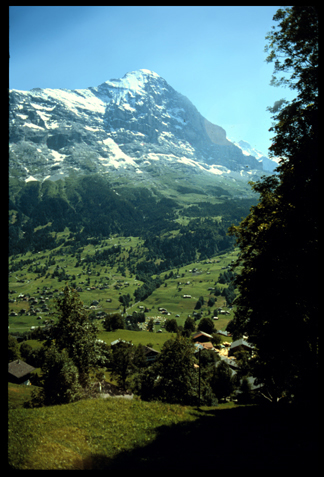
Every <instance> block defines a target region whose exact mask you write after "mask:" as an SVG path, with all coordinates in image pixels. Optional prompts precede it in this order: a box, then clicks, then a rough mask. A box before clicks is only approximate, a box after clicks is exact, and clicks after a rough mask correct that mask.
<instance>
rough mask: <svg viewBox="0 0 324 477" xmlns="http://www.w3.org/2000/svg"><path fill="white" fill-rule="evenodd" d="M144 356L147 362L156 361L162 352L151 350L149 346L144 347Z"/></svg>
mask: <svg viewBox="0 0 324 477" xmlns="http://www.w3.org/2000/svg"><path fill="white" fill-rule="evenodd" d="M144 354H145V358H146V361H155V360H156V358H157V357H158V355H159V354H160V352H159V351H156V350H155V349H153V348H150V347H149V346H144Z"/></svg>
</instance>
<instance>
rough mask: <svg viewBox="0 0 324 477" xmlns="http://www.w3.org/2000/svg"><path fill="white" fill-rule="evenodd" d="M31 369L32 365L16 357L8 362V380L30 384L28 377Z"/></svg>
mask: <svg viewBox="0 0 324 477" xmlns="http://www.w3.org/2000/svg"><path fill="white" fill-rule="evenodd" d="M33 371H35V368H33V366H30V365H29V364H27V363H25V362H24V361H22V360H21V359H16V360H15V361H11V363H9V364H8V381H9V382H10V383H14V384H30V381H29V378H30V375H31V373H32V372H33Z"/></svg>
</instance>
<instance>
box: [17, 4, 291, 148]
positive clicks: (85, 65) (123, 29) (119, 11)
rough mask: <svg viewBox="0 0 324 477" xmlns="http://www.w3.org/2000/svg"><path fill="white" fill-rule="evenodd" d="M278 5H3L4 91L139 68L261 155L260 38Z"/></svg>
mask: <svg viewBox="0 0 324 477" xmlns="http://www.w3.org/2000/svg"><path fill="white" fill-rule="evenodd" d="M278 8H279V7H276V6H256V7H254V6H242V7H237V6H228V7H225V6H224V7H220V6H212V7H206V6H204V7H198V6H193V7H189V6H188V7H187V6H180V7H172V6H170V7H167V6H161V7H154V6H152V7H145V6H144V7H139V6H134V7H130V6H124V7H123V6H119V7H109V6H105V7H99V6H96V7H90V6H85V7H82V6H80V7H79V6H76V7H73V6H66V7H64V6H63V7H54V6H49V7H46V6H44V7H34V6H27V7H22V6H20V7H18V6H16V7H10V8H9V52H10V59H9V87H10V89H18V90H24V91H27V90H30V89H32V88H35V87H40V88H66V89H77V88H87V87H89V86H98V85H99V84H101V83H103V82H104V81H107V80H110V79H112V78H120V77H122V76H124V75H125V74H126V73H127V72H129V71H134V70H137V69H140V68H146V69H149V70H152V71H155V72H156V73H158V74H159V75H160V76H162V77H163V78H164V79H165V80H166V81H167V82H168V83H169V84H170V86H172V87H173V88H174V89H175V90H177V91H179V92H180V93H182V94H183V95H185V96H187V97H188V98H189V99H190V101H191V102H192V103H193V104H194V105H195V106H196V108H197V109H198V111H199V112H200V113H201V114H202V115H203V116H204V117H205V118H206V119H208V120H209V121H211V122H212V123H214V124H217V125H219V126H221V127H223V128H224V129H225V130H226V132H227V136H228V137H229V138H230V139H231V140H237V141H239V140H245V141H247V142H249V143H250V144H251V146H252V147H256V148H257V149H259V150H261V151H262V152H263V153H265V154H267V152H268V151H267V150H268V147H269V146H270V145H271V136H272V133H270V132H269V131H268V129H269V128H270V127H271V114H270V113H269V112H268V111H267V110H266V108H267V107H268V106H272V105H273V104H274V102H275V101H276V100H278V99H281V98H286V99H292V98H293V93H292V92H291V91H290V90H289V89H283V88H275V87H273V86H270V84H269V83H270V80H271V76H272V73H273V65H272V64H267V63H266V62H265V58H266V53H265V52H264V46H265V44H266V40H265V36H266V34H267V33H268V32H269V31H270V30H271V27H272V26H273V25H275V24H276V22H274V21H273V20H272V18H273V15H274V14H275V13H276V11H277V10H278Z"/></svg>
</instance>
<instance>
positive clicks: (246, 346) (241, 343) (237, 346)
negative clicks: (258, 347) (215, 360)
mask: <svg viewBox="0 0 324 477" xmlns="http://www.w3.org/2000/svg"><path fill="white" fill-rule="evenodd" d="M252 349H253V345H251V344H250V343H248V342H247V341H245V340H244V339H243V338H240V339H239V340H236V341H233V343H232V344H231V347H230V349H229V350H228V355H229V356H230V355H231V354H233V353H235V352H236V351H240V350H244V351H250V352H252Z"/></svg>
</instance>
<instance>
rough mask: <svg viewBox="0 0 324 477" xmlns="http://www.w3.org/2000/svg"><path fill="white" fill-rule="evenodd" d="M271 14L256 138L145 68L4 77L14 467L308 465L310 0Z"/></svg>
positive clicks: (314, 29) (312, 171) (313, 257)
mask: <svg viewBox="0 0 324 477" xmlns="http://www.w3.org/2000/svg"><path fill="white" fill-rule="evenodd" d="M75 8H79V7H75ZM183 8H187V7H183ZM232 8H235V7H232ZM273 23H274V25H273V26H272V29H271V31H270V32H268V33H267V32H266V31H265V32H264V37H265V53H266V55H267V57H266V62H267V63H269V64H272V65H273V77H272V82H271V84H272V85H273V86H274V87H276V88H278V100H277V101H276V102H275V104H274V105H273V106H270V105H269V107H268V111H269V114H270V115H271V117H272V120H273V122H272V127H271V129H270V131H271V132H272V134H273V138H272V145H271V147H270V149H269V154H268V155H264V154H263V153H260V151H258V150H256V149H255V148H253V147H252V146H251V145H250V144H248V143H247V142H246V141H242V140H241V141H238V142H236V141H231V140H229V138H228V137H227V134H226V131H225V129H224V128H223V127H221V126H219V125H216V124H213V123H211V122H210V121H209V120H208V119H206V118H205V117H203V115H202V114H200V113H199V111H198V110H197V108H196V107H195V106H194V105H193V104H192V102H191V101H190V100H189V99H188V98H187V97H186V96H184V95H182V94H181V93H180V92H178V91H176V90H175V89H174V88H173V87H172V86H171V85H169V84H168V82H167V81H166V80H165V79H164V78H162V77H161V76H160V75H159V74H157V73H156V72H154V71H151V70H148V69H138V70H134V71H130V72H128V73H126V74H125V75H124V76H123V77H122V78H117V79H110V80H108V81H106V82H104V83H102V84H100V85H99V86H93V87H89V88H86V89H75V90H68V89H61V88H57V89H52V88H38V87H35V88H33V89H31V90H30V91H21V90H15V89H12V90H9V101H8V103H9V169H8V173H9V174H8V176H9V180H8V181H9V241H8V251H9V258H8V273H9V279H8V289H9V292H8V467H9V469H10V470H14V469H19V470H22V469H25V470H27V469H28V470H31V469H39V470H52V469H62V470H63V469H64V470H65V469H67V470H70V469H71V470H72V469H73V470H90V469H101V470H108V469H115V470H117V469H118V470H133V469H134V470H135V469H139V470H142V469H145V470H167V469H170V470H171V469H175V470H201V469H203V470H216V469H223V470H225V469H226V470H229V469H237V470H238V469H244V470H250V469H253V470H257V469H258V470H262V469H263V470H272V469H276V470H292V469H296V470H297V469H304V470H306V469H308V470H309V469H312V470H313V469H317V468H318V461H317V458H318V455H317V452H318V372H319V367H318V357H319V332H318V283H317V273H316V271H317V270H316V268H317V266H318V265H317V264H318V263H319V257H318V215H319V214H318V212H319V211H318V204H319V200H318V175H319V171H318V120H319V99H318V68H319V59H318V49H319V21H318V10H317V8H315V7H312V6H293V7H282V8H279V9H278V10H277V12H276V13H275V15H274V17H273ZM283 88H288V89H289V90H291V91H292V92H294V94H295V96H294V99H292V100H287V99H286V98H282V99H280V97H279V94H280V91H282V89H283ZM243 93H244V91H243Z"/></svg>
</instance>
